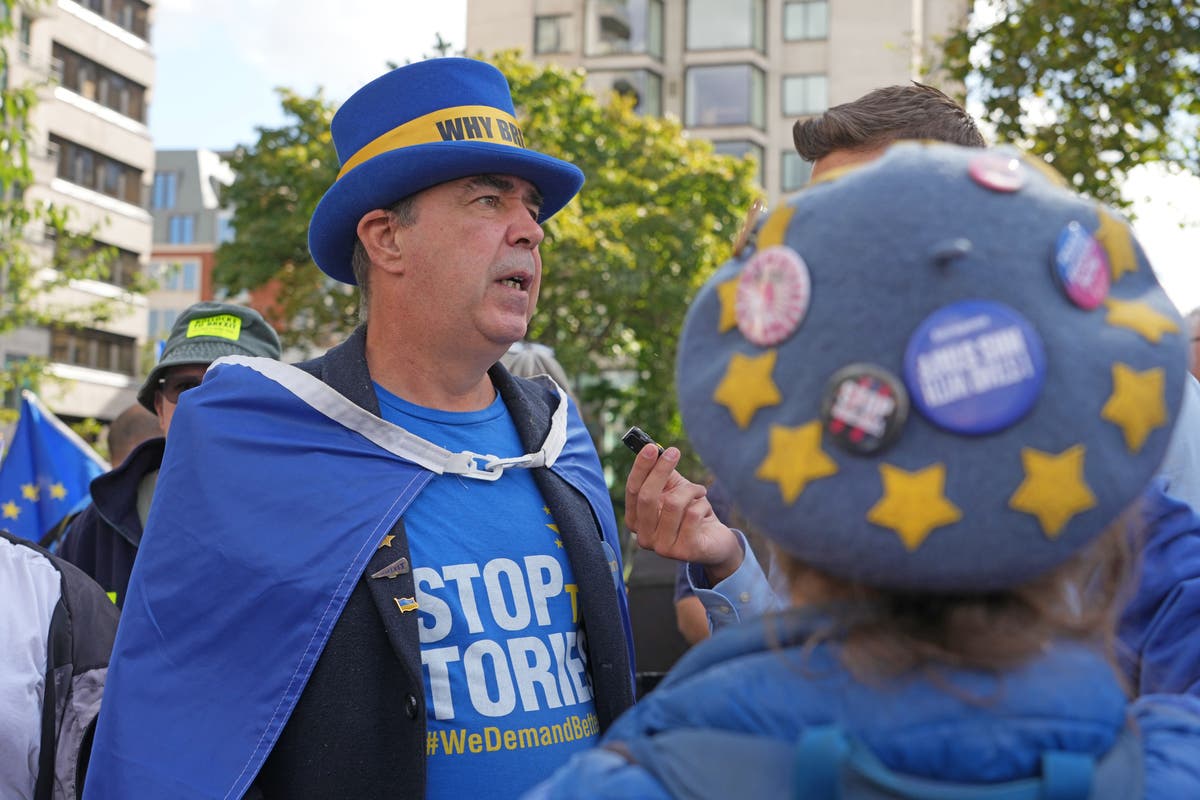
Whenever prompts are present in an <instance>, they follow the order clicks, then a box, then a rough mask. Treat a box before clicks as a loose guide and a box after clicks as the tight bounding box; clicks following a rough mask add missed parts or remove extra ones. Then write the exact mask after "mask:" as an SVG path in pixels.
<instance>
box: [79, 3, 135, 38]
mask: <svg viewBox="0 0 1200 800" xmlns="http://www.w3.org/2000/svg"><path fill="white" fill-rule="evenodd" d="M79 2H80V5H82V6H83V7H84V8H86V9H87V10H88V11H91V12H93V13H95V14H98V15H100V16H101V17H104V18H105V19H106V20H108V21H109V22H112V23H115V24H117V25H119V26H121V27H122V28H124V29H125V30H127V31H129V32H130V33H132V34H134V35H135V36H137V37H138V38H140V39H145V40H147V41H149V38H150V37H149V32H150V31H149V28H150V25H149V15H150V6H149V5H148V4H147V3H145V2H143V0H79Z"/></svg>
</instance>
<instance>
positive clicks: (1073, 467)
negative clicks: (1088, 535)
mask: <svg viewBox="0 0 1200 800" xmlns="http://www.w3.org/2000/svg"><path fill="white" fill-rule="evenodd" d="M1084 452H1085V448H1084V446H1083V445H1081V444H1077V445H1075V446H1074V447H1068V448H1067V449H1066V450H1064V451H1062V452H1061V453H1059V454H1058V455H1054V454H1053V453H1045V452H1042V451H1041V450H1035V449H1034V448H1032V447H1023V448H1021V464H1022V465H1023V466H1024V467H1025V480H1023V481H1022V482H1021V485H1020V486H1018V487H1017V491H1016V492H1014V493H1013V496H1012V497H1011V498H1009V500H1008V505H1009V506H1010V507H1011V508H1013V509H1014V510H1016V511H1024V512H1025V513H1026V514H1032V515H1033V516H1035V517H1037V520H1038V523H1039V524H1040V525H1041V526H1042V532H1043V533H1045V534H1046V536H1048V537H1049V538H1051V539H1053V538H1054V537H1056V536H1058V534H1059V533H1060V532H1062V529H1063V526H1065V525H1066V524H1067V523H1068V522H1070V521H1071V517H1074V516H1075V515H1076V514H1078V513H1080V512H1082V511H1087V510H1088V509H1089V508H1092V507H1094V506H1095V505H1096V496H1095V495H1094V494H1092V490H1091V489H1089V488H1088V485H1087V483H1086V482H1085V481H1084V479H1083V456H1084Z"/></svg>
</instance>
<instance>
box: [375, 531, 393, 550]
mask: <svg viewBox="0 0 1200 800" xmlns="http://www.w3.org/2000/svg"><path fill="white" fill-rule="evenodd" d="M395 538H396V537H395V536H394V535H393V534H390V533H389V534H387V535H386V536H384V537H383V541H382V542H380V543H379V547H376V548H375V549H376V550H382V549H383V548H385V547H391V546H392V539H395Z"/></svg>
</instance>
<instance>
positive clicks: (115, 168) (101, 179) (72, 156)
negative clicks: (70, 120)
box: [50, 134, 142, 206]
mask: <svg viewBox="0 0 1200 800" xmlns="http://www.w3.org/2000/svg"><path fill="white" fill-rule="evenodd" d="M50 146H51V150H52V151H56V152H57V153H58V177H60V178H62V179H63V180H67V181H70V182H71V183H77V184H79V185H80V186H83V187H85V188H88V189H91V190H93V191H96V192H102V193H104V194H107V195H110V196H112V197H115V198H117V199H118V200H124V201H125V202H126V203H133V204H134V205H139V206H140V205H141V204H142V173H141V170H138V169H135V168H134V167H131V166H129V165H128V164H125V163H123V162H121V161H117V160H116V159H113V158H109V157H108V156H106V155H103V154H101V153H97V152H96V151H94V150H90V149H88V148H86V147H83V146H81V145H77V144H75V143H74V142H72V141H69V140H67V139H64V138H62V137H61V136H58V135H56V134H50Z"/></svg>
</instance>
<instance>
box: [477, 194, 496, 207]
mask: <svg viewBox="0 0 1200 800" xmlns="http://www.w3.org/2000/svg"><path fill="white" fill-rule="evenodd" d="M475 202H477V203H483V204H484V205H485V206H497V205H499V204H500V198H499V197H498V196H496V195H494V194H487V195H484V196H483V197H480V198H478V199H477V200H476V201H475Z"/></svg>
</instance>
